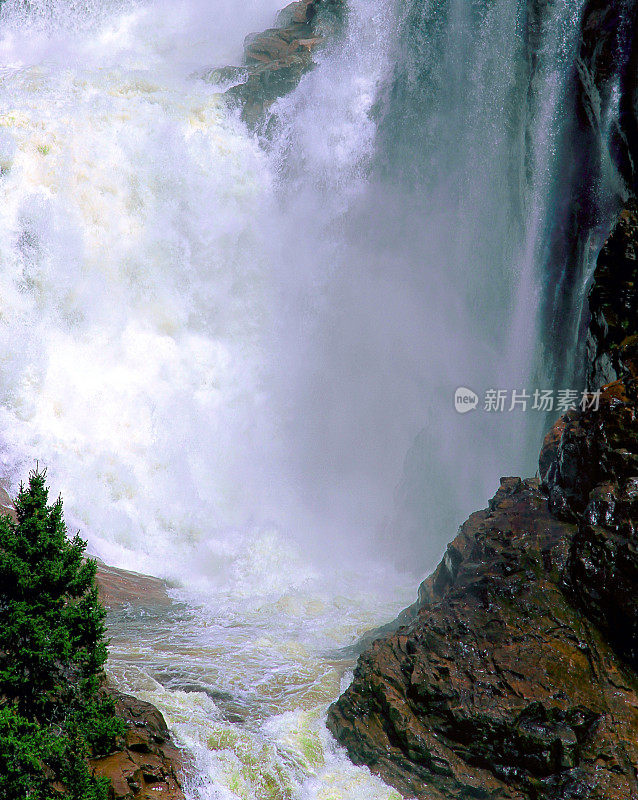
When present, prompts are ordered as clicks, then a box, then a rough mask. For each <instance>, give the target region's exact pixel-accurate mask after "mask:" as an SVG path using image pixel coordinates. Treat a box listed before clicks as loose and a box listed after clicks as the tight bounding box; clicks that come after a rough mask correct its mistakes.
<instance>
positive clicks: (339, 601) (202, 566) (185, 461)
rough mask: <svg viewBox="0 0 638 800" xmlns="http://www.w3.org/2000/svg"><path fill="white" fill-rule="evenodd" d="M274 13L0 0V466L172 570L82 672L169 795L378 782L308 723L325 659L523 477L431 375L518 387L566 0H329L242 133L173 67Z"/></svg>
mask: <svg viewBox="0 0 638 800" xmlns="http://www.w3.org/2000/svg"><path fill="white" fill-rule="evenodd" d="M279 5H280V0H267V2H266V1H265V0H264V1H263V2H256V0H253V2H246V3H241V4H237V3H233V2H231V0H215V2H212V3H199V2H197V0H182V1H181V2H179V3H177V4H176V3H174V2H173V3H166V2H162V0H156V2H152V1H151V0H146V1H145V0H139V2H128V3H124V2H113V3H111V4H109V3H99V4H98V3H95V4H89V3H79V2H74V1H73V0H35V1H34V2H31V3H29V4H24V3H22V2H19V0H5V2H4V3H3V4H2V5H1V6H0V8H1V11H0V54H1V59H2V64H3V67H2V71H1V73H0V194H1V197H2V202H1V203H0V321H1V325H0V365H1V370H2V373H1V374H2V381H1V389H0V391H1V393H2V394H1V397H0V425H1V429H2V444H3V447H2V458H3V461H2V463H3V471H4V477H5V479H6V481H7V482H9V483H11V484H12V485H13V486H15V484H16V482H17V481H19V480H20V479H21V478H23V477H24V476H25V473H26V470H27V469H28V468H29V467H31V466H32V465H33V463H34V461H35V459H39V460H40V463H41V464H45V465H46V466H47V469H48V477H49V481H50V482H51V484H52V486H53V488H54V490H60V491H61V492H62V493H63V496H64V501H65V509H66V514H67V521H68V522H69V524H70V526H71V527H78V528H80V530H81V533H82V535H83V536H85V537H86V538H87V539H88V540H89V544H90V549H91V551H92V552H94V553H96V554H97V555H99V556H101V557H102V558H104V560H106V561H107V562H110V563H114V564H117V565H120V566H124V567H128V568H132V569H136V570H139V571H146V572H150V573H153V574H156V575H161V576H163V577H166V578H168V579H170V580H171V581H173V583H174V585H175V595H176V598H178V599H179V601H180V602H179V603H177V604H176V605H175V607H174V608H172V609H171V610H170V611H168V612H165V613H164V612H162V613H160V612H152V613H151V612H148V613H147V614H146V615H142V616H140V615H137V614H135V613H134V612H132V611H130V612H123V613H122V614H120V615H116V616H113V617H112V619H111V620H110V624H111V633H112V636H113V642H112V646H111V659H110V662H109V668H110V670H111V672H112V674H113V676H114V678H115V679H116V680H117V681H118V682H119V683H120V685H122V686H123V687H125V688H128V689H130V690H132V691H134V692H135V693H137V694H139V695H141V696H143V697H146V698H148V699H150V700H152V701H153V702H154V703H156V704H157V705H158V706H159V707H160V708H161V709H162V710H163V711H164V712H165V713H166V715H167V718H168V720H169V723H170V725H171V727H172V728H173V730H174V731H175V732H176V734H177V736H178V738H179V739H180V741H181V742H182V743H183V744H184V745H185V746H187V747H188V748H189V749H190V751H191V752H192V753H193V756H194V763H195V766H196V773H195V774H193V775H192V776H191V780H190V783H189V787H188V790H189V795H190V797H191V798H206V799H207V800H210V799H211V798H237V797H241V798H259V799H260V800H263V798H269V799H271V800H274V798H308V799H309V798H317V800H319V798H323V800H328V798H332V799H333V800H335V799H336V798H338V800H349V798H352V800H361V798H365V800H373V799H374V798H383V799H384V800H387V799H388V798H394V797H396V796H397V795H396V793H395V792H393V791H392V790H390V789H388V788H386V787H384V786H383V785H382V784H381V783H379V782H378V781H376V780H375V779H373V778H372V777H371V776H370V775H369V773H368V772H367V771H365V770H361V769H358V768H355V767H353V766H352V765H350V764H349V763H348V762H347V760H346V759H345V757H344V756H343V754H342V753H341V751H339V750H338V749H337V748H336V746H335V745H334V743H333V742H332V741H331V740H330V738H329V736H328V734H327V732H326V731H325V728H324V726H323V718H324V714H325V709H326V707H327V705H328V703H329V702H330V701H331V700H332V699H334V698H335V697H336V695H337V694H338V693H339V689H340V686H341V682H342V680H343V679H344V671H345V670H346V669H347V666H348V665H347V664H346V663H345V662H343V661H340V660H339V659H338V658H336V657H334V658H331V657H330V656H328V655H326V653H330V652H333V653H334V651H335V650H336V649H337V648H339V647H340V646H342V645H345V644H349V643H351V642H352V641H353V640H354V639H355V638H356V636H357V635H359V634H360V633H362V632H363V631H364V630H366V629H367V628H370V627H372V626H373V625H375V624H378V623H380V622H382V621H385V620H386V619H388V618H390V617H391V616H392V615H393V614H394V613H395V612H396V611H397V610H398V609H400V608H401V607H403V606H404V605H405V604H406V603H407V602H409V601H410V600H411V599H412V598H411V596H412V595H413V593H414V589H413V578H406V577H405V576H403V577H402V576H401V575H398V574H396V573H395V571H394V567H393V566H388V565H387V564H388V563H393V564H394V562H395V561H398V562H399V563H401V562H402V561H403V562H405V561H406V560H409V561H410V563H411V566H412V567H413V568H414V567H416V569H417V570H422V569H425V568H426V567H428V566H431V565H432V563H433V562H434V560H435V559H436V557H437V556H438V552H439V550H440V549H441V547H442V546H443V545H444V543H445V542H446V541H447V540H448V539H450V538H451V536H452V535H453V533H454V528H455V526H456V525H457V524H458V522H460V521H461V520H462V518H463V517H464V516H465V515H466V514H467V513H468V512H469V511H471V510H473V509H474V508H476V507H480V506H482V505H484V504H485V501H486V499H487V497H488V496H489V495H491V494H492V493H493V490H494V488H495V485H496V483H497V480H498V476H499V475H500V474H501V472H528V471H529V470H530V468H531V469H533V467H531V463H532V461H531V457H530V452H531V450H530V451H526V449H525V447H524V446H522V445H521V441H523V438H524V433H525V431H526V430H529V428H530V426H532V427H533V418H532V417H530V416H529V415H522V414H518V415H517V414H515V413H512V414H507V413H504V414H498V415H492V416H490V415H487V414H483V413H482V412H481V411H480V410H477V411H476V412H475V413H474V414H468V415H466V416H464V417H461V416H459V415H457V414H456V412H455V410H454V406H453V392H454V389H455V388H456V387H457V386H459V385H465V386H468V387H473V388H474V389H475V390H476V391H477V392H478V393H479V394H480V393H481V392H482V391H483V390H484V389H486V388H488V387H491V386H494V387H497V386H500V387H502V388H504V389H513V388H516V389H523V388H534V387H529V385H528V384H527V383H526V381H528V380H530V377H529V376H530V375H531V374H532V372H533V369H534V357H535V349H536V347H537V345H538V341H539V337H538V333H537V332H536V326H537V321H538V314H539V312H540V310H541V305H542V296H543V283H542V276H543V269H544V262H543V257H542V251H543V248H542V243H543V237H544V235H545V232H546V230H547V219H548V217H549V216H550V211H549V210H550V209H551V207H552V202H553V194H552V192H553V189H552V187H553V186H554V178H555V174H556V170H557V168H558V156H557V150H558V147H559V141H560V136H561V130H562V124H563V120H562V117H561V112H560V109H561V103H562V102H563V95H564V92H565V86H566V76H567V75H568V74H569V71H570V70H571V69H572V66H573V60H574V46H575V42H576V36H577V32H578V25H579V13H580V6H581V3H580V2H578V1H577V0H555V2H552V3H546V4H543V10H542V12H541V11H539V12H538V13H539V18H538V19H537V20H535V21H534V20H530V19H528V17H527V9H528V4H527V3H524V2H515V1H514V0H498V2H478V1H477V2H468V0H449V2H443V0H437V1H436V2H435V0H415V1H414V2H412V3H411V4H405V3H398V2H395V1H394V0H383V2H378V1H377V2H374V1H373V0H351V1H350V2H349V3H348V4H347V6H348V13H347V15H346V19H345V24H344V29H343V31H342V32H341V33H340V34H339V35H338V36H337V37H336V38H335V39H334V41H332V42H331V43H330V44H329V45H328V46H327V47H326V49H325V50H324V51H323V52H322V53H321V54H320V55H319V57H318V58H319V64H318V66H317V68H316V69H315V70H314V71H313V72H311V73H310V74H308V75H307V76H306V77H305V78H304V79H303V80H302V82H301V84H300V86H299V88H298V89H297V90H296V91H295V92H293V93H292V94H291V95H289V96H287V97H285V98H283V99H281V100H280V101H279V102H278V103H277V104H276V106H275V107H274V109H273V110H272V113H273V115H274V117H275V118H276V121H277V124H276V125H275V126H273V128H272V129H273V130H275V131H276V133H275V134H274V135H273V137H272V138H271V139H270V140H269V141H265V142H261V143H260V142H259V141H258V140H257V139H256V137H255V136H253V135H252V134H251V133H250V132H249V131H248V130H246V128H245V127H244V126H243V124H242V123H241V122H240V121H239V119H238V118H237V115H236V113H235V112H233V111H232V110H229V109H228V108H227V107H226V105H225V103H224V101H223V98H222V97H221V96H220V95H219V93H218V91H217V90H216V88H215V87H211V86H207V85H206V84H204V83H203V82H201V81H198V80H195V79H193V78H190V77H189V76H190V75H191V74H192V73H193V72H194V71H195V70H196V69H199V68H201V67H202V66H210V65H222V64H224V63H227V62H232V61H235V62H236V61H237V60H238V59H239V58H240V55H241V44H242V39H243V37H244V35H245V34H247V33H248V32H249V31H251V30H258V29H260V28H264V27H266V26H267V25H268V24H270V23H271V21H272V18H273V16H274V14H275V12H276V11H277V10H278V7H279ZM539 8H540V6H539ZM532 34H533V35H532ZM530 48H533V50H534V52H535V53H536V54H537V56H538V57H537V58H536V59H534V65H533V66H532V64H531V59H530V57H529V54H530ZM513 337H514V340H513ZM537 445H538V442H537V441H535V442H534V444H533V450H534V451H535V450H536V449H537ZM406 452H407V453H408V455H407V456H406ZM402 470H403V477H402V478H401V474H402ZM397 483H399V489H398V491H395V486H396V485H397ZM353 554H354V555H355V556H356V558H355V559H354V560H353V563H354V565H355V566H353V567H351V568H350V567H347V566H346V567H344V564H347V563H348V558H349V557H351V556H352V555H353Z"/></svg>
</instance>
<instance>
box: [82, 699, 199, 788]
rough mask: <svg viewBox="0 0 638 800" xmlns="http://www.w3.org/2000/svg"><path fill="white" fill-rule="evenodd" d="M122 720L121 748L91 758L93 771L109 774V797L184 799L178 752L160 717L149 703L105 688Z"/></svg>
mask: <svg viewBox="0 0 638 800" xmlns="http://www.w3.org/2000/svg"><path fill="white" fill-rule="evenodd" d="M108 691H109V693H110V694H111V696H112V697H113V699H114V701H115V711H116V713H117V716H118V717H120V719H122V720H124V723H125V724H126V733H125V736H124V741H123V742H122V749H121V750H118V751H117V752H115V753H111V754H110V755H108V756H105V757H104V758H97V759H95V760H94V761H92V762H91V766H92V767H93V770H94V772H95V774H96V775H99V776H101V777H106V778H109V779H110V781H111V784H112V787H113V789H112V793H111V798H112V800H133V798H135V800H150V798H162V800H185V798H184V793H183V791H182V789H181V786H180V776H181V775H182V773H183V762H182V756H181V755H180V753H179V751H178V750H177V748H176V747H175V746H174V744H173V742H172V740H171V736H170V733H169V731H168V728H167V727H166V723H165V721H164V717H163V716H162V715H161V713H160V712H159V711H158V710H157V709H156V708H155V707H154V706H152V705H151V704H150V703H145V702H143V701H142V700H137V699H136V698H135V697H129V696H128V695H124V694H121V693H120V692H118V691H116V690H115V689H109V690H108Z"/></svg>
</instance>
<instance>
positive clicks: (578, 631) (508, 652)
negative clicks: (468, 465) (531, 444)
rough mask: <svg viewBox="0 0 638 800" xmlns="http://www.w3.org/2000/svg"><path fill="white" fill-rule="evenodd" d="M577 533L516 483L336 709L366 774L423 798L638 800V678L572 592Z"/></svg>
mask: <svg viewBox="0 0 638 800" xmlns="http://www.w3.org/2000/svg"><path fill="white" fill-rule="evenodd" d="M574 532H575V526H573V525H571V524H568V523H565V522H562V521H560V520H557V519H556V518H555V517H553V516H552V515H551V514H550V513H549V510H548V507H547V500H546V497H545V495H544V494H543V492H542V491H541V488H540V486H539V484H538V482H536V481H531V480H530V481H520V480H519V479H517V478H508V479H504V480H503V482H502V486H501V489H500V490H499V492H498V493H497V495H496V497H495V498H494V499H493V500H492V501H491V503H490V507H489V508H488V509H487V510H485V511H482V512H478V513H476V514H473V515H472V517H471V518H470V519H469V520H468V522H466V523H465V525H464V526H463V527H462V528H461V531H460V533H459V535H458V536H457V538H456V539H455V541H454V542H453V544H452V545H451V548H449V549H448V555H447V561H448V564H445V559H444V562H443V563H442V564H441V566H440V567H439V569H438V570H437V571H436V573H435V574H434V576H433V577H432V579H430V581H429V583H428V586H429V588H428V589H424V591H423V601H424V603H425V605H424V606H423V607H422V608H421V610H420V611H419V612H418V615H417V617H416V618H415V620H414V621H413V622H412V623H410V624H408V625H407V626H405V627H403V628H401V629H400V630H399V631H397V632H396V633H394V634H392V635H390V636H388V637H386V638H384V639H381V640H378V641H376V642H375V643H374V645H373V646H372V647H371V649H370V650H369V651H367V652H366V653H365V654H364V655H363V656H362V657H361V659H360V660H359V663H358V666H357V668H356V671H355V677H354V681H353V683H352V685H351V687H350V688H349V689H348V690H347V691H346V692H345V694H344V695H343V696H342V697H341V698H340V699H339V700H338V701H337V702H336V703H335V704H334V705H333V706H332V707H331V709H330V712H329V717H328V725H329V728H330V729H331V731H332V732H333V733H334V734H335V736H336V737H337V739H338V740H339V741H340V742H341V743H342V744H344V745H345V746H346V748H347V750H348V753H349V755H350V757H351V758H352V759H353V761H355V763H364V764H368V765H369V766H370V767H371V768H372V769H373V771H375V772H377V773H378V774H380V775H381V777H383V778H384V780H386V781H387V782H389V783H391V784H392V785H394V786H396V787H397V788H398V789H399V790H400V791H402V792H403V793H405V794H406V796H410V797H417V798H420V799H421V798H422V799H423V800H435V798H436V799H437V800H438V799H439V798H441V800H443V798H445V799H446V800H450V799H452V798H459V800H460V799H461V798H464V799H465V798H470V797H474V798H499V800H501V799H503V800H504V799H505V798H508V799H510V798H511V799H512V800H514V798H516V800H519V799H520V800H522V799H523V798H526V799H529V798H569V797H587V798H588V800H603V798H605V800H607V799H608V798H618V800H620V799H621V798H623V800H630V799H631V800H634V798H638V784H637V781H636V769H635V765H636V764H638V679H637V678H636V675H635V673H634V672H633V671H632V670H631V669H630V668H629V667H628V666H627V665H626V664H625V663H624V662H623V661H622V659H621V658H620V657H619V656H618V655H617V654H616V653H615V652H614V650H613V648H612V647H610V646H609V645H608V644H607V642H606V641H605V639H604V637H603V636H602V635H601V633H599V632H598V630H597V629H596V628H595V627H594V626H593V625H592V624H590V623H589V622H588V621H587V620H586V619H585V618H584V617H583V616H582V614H580V613H579V612H578V610H577V609H575V608H574V607H573V605H572V604H570V602H569V601H568V598H567V597H566V595H565V593H564V592H563V589H562V579H561V576H562V575H563V572H564V570H565V568H566V565H567V563H568V560H569V552H570V544H571V539H572V537H573V534H574ZM450 553H454V556H453V558H452V557H450ZM450 566H451V567H452V568H450ZM426 595H429V599H428V598H426Z"/></svg>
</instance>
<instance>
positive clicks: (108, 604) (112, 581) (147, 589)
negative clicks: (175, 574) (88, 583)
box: [97, 560, 171, 610]
mask: <svg viewBox="0 0 638 800" xmlns="http://www.w3.org/2000/svg"><path fill="white" fill-rule="evenodd" d="M97 585H98V590H99V594H100V602H101V603H102V605H103V606H104V607H105V608H107V609H109V610H113V609H116V608H120V607H121V606H125V605H134V606H152V607H157V606H168V605H170V602H171V599H170V597H169V596H168V592H167V586H166V583H165V582H164V581H162V580H160V579H159V578H153V577H152V576H150V575H141V574H140V573H138V572H130V571H129V570H125V569H118V568H117V567H109V566H108V565H107V564H104V563H103V562H102V561H99V560H98V562H97Z"/></svg>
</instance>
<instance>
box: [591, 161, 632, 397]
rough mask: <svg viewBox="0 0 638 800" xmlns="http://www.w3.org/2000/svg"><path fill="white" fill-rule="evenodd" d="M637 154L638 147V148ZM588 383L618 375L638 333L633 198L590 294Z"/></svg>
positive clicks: (610, 241)
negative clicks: (623, 353)
mask: <svg viewBox="0 0 638 800" xmlns="http://www.w3.org/2000/svg"><path fill="white" fill-rule="evenodd" d="M636 152H637V153H638V147H637V148H636ZM589 309H590V312H591V322H590V326H589V333H588V336H587V356H588V358H587V361H588V376H587V380H588V385H589V387H590V388H591V389H597V388H599V387H600V386H603V385H604V384H605V383H610V382H611V381H614V380H616V379H617V378H618V375H619V374H620V365H619V363H618V356H619V350H620V345H621V344H622V342H623V341H624V340H625V339H626V338H627V337H628V336H630V335H633V334H636V333H638V201H636V200H635V199H634V200H631V201H629V203H628V204H627V206H626V207H625V209H624V210H623V212H622V214H621V215H620V219H619V220H618V223H617V225H616V227H615V229H614V231H613V233H612V234H611V236H610V237H609V239H608V240H607V242H606V244H605V246H604V247H603V249H602V251H601V253H600V255H599V257H598V263H597V266H596V275H595V280H594V283H593V285H592V288H591V290H590V293H589Z"/></svg>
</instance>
